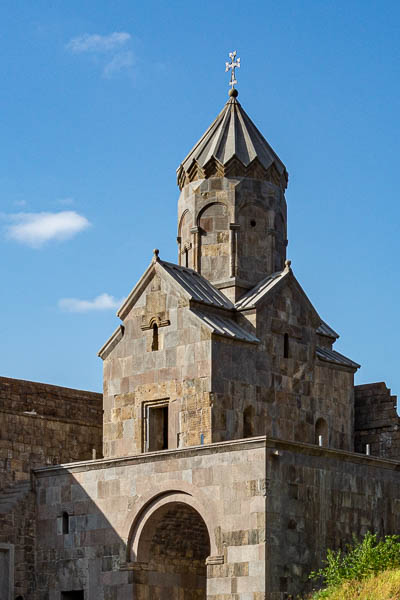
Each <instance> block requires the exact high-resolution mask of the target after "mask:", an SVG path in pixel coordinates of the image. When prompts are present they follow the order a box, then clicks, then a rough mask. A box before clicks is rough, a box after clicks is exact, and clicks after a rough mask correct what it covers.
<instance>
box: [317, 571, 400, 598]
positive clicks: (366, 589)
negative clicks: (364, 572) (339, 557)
mask: <svg viewBox="0 0 400 600" xmlns="http://www.w3.org/2000/svg"><path fill="white" fill-rule="evenodd" d="M310 600H400V569H392V570H387V571H383V572H381V573H378V574H377V575H372V576H370V577H367V578H366V579H363V580H362V581H358V580H354V579H353V580H349V581H344V582H343V583H342V584H340V585H337V586H330V587H329V589H327V590H322V591H320V592H317V593H316V594H314V595H313V596H311V599H310Z"/></svg>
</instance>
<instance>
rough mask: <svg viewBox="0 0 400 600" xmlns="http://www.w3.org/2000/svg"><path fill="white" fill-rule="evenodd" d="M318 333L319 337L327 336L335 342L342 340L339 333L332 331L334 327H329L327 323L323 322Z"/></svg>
mask: <svg viewBox="0 0 400 600" xmlns="http://www.w3.org/2000/svg"><path fill="white" fill-rule="evenodd" d="M317 333H318V334H319V335H324V336H326V337H328V338H332V339H334V340H337V339H338V338H340V335H339V334H338V333H336V331H334V330H333V329H332V327H329V325H328V323H325V321H321V325H320V326H319V327H318V329H317Z"/></svg>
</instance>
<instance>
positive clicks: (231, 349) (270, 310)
mask: <svg viewBox="0 0 400 600" xmlns="http://www.w3.org/2000/svg"><path fill="white" fill-rule="evenodd" d="M246 321H247V324H246ZM239 323H240V325H241V326H243V327H246V328H247V329H249V330H250V331H252V333H254V334H255V335H256V336H257V337H258V339H259V340H260V342H261V343H260V344H246V343H239V342H237V341H230V340H226V339H223V338H220V339H217V338H215V339H213V341H212V352H211V356H212V379H211V386H212V387H211V389H212V391H213V406H212V415H213V417H212V419H213V421H212V435H213V438H212V439H213V441H214V442H217V441H222V440H224V439H238V438H241V437H251V436H252V435H267V436H271V437H274V438H280V439H286V440H293V441H298V442H305V443H312V444H313V443H317V442H318V439H316V429H317V427H316V426H317V421H318V420H319V419H323V420H324V421H325V422H326V425H327V434H326V435H324V439H323V445H324V446H327V447H332V448H340V449H346V450H353V443H354V442H353V436H354V369H352V368H348V367H345V366H343V367H342V366H340V365H335V364H332V363H328V362H326V361H321V360H319V359H318V358H317V357H316V354H315V348H316V344H317V343H318V342H319V340H318V339H317V335H316V332H315V330H316V322H315V321H314V317H313V315H312V311H311V309H310V307H309V306H307V304H306V303H305V302H304V300H303V299H302V298H301V295H300V294H299V292H298V291H297V290H296V289H294V288H293V287H289V286H288V287H285V288H284V289H282V290H280V291H279V292H277V293H276V294H275V296H274V297H273V298H269V300H268V302H266V303H265V305H264V306H262V305H261V306H259V307H257V309H251V310H248V311H243V312H242V313H241V314H240V315H239ZM285 334H288V336H289V338H288V339H289V352H288V356H287V357H285V356H284V336H285Z"/></svg>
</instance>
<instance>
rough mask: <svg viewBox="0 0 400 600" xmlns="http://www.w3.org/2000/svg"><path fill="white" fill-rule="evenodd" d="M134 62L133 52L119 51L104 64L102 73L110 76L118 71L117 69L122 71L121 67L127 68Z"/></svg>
mask: <svg viewBox="0 0 400 600" xmlns="http://www.w3.org/2000/svg"><path fill="white" fill-rule="evenodd" d="M134 62H135V60H134V56H133V52H131V51H127V52H119V53H118V54H116V55H115V56H114V57H113V58H112V59H111V60H110V61H109V62H108V63H107V64H106V65H105V66H104V69H103V75H104V77H107V78H110V77H112V76H113V75H114V74H115V73H118V71H122V69H129V68H130V67H132V66H133V64H134Z"/></svg>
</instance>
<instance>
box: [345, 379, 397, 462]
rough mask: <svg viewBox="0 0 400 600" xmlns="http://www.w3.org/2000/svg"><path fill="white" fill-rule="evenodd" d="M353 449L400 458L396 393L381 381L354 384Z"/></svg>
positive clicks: (374, 454)
mask: <svg viewBox="0 0 400 600" xmlns="http://www.w3.org/2000/svg"><path fill="white" fill-rule="evenodd" d="M354 390H355V451H356V452H363V453H365V450H366V445H367V444H369V446H370V452H371V455H373V456H380V457H382V458H393V459H395V460H400V418H399V415H398V413H397V409H396V405H397V397H396V396H392V395H391V392H390V389H389V388H387V387H386V384H385V383H383V382H380V383H368V384H366V385H357V386H356V387H355V388H354Z"/></svg>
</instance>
